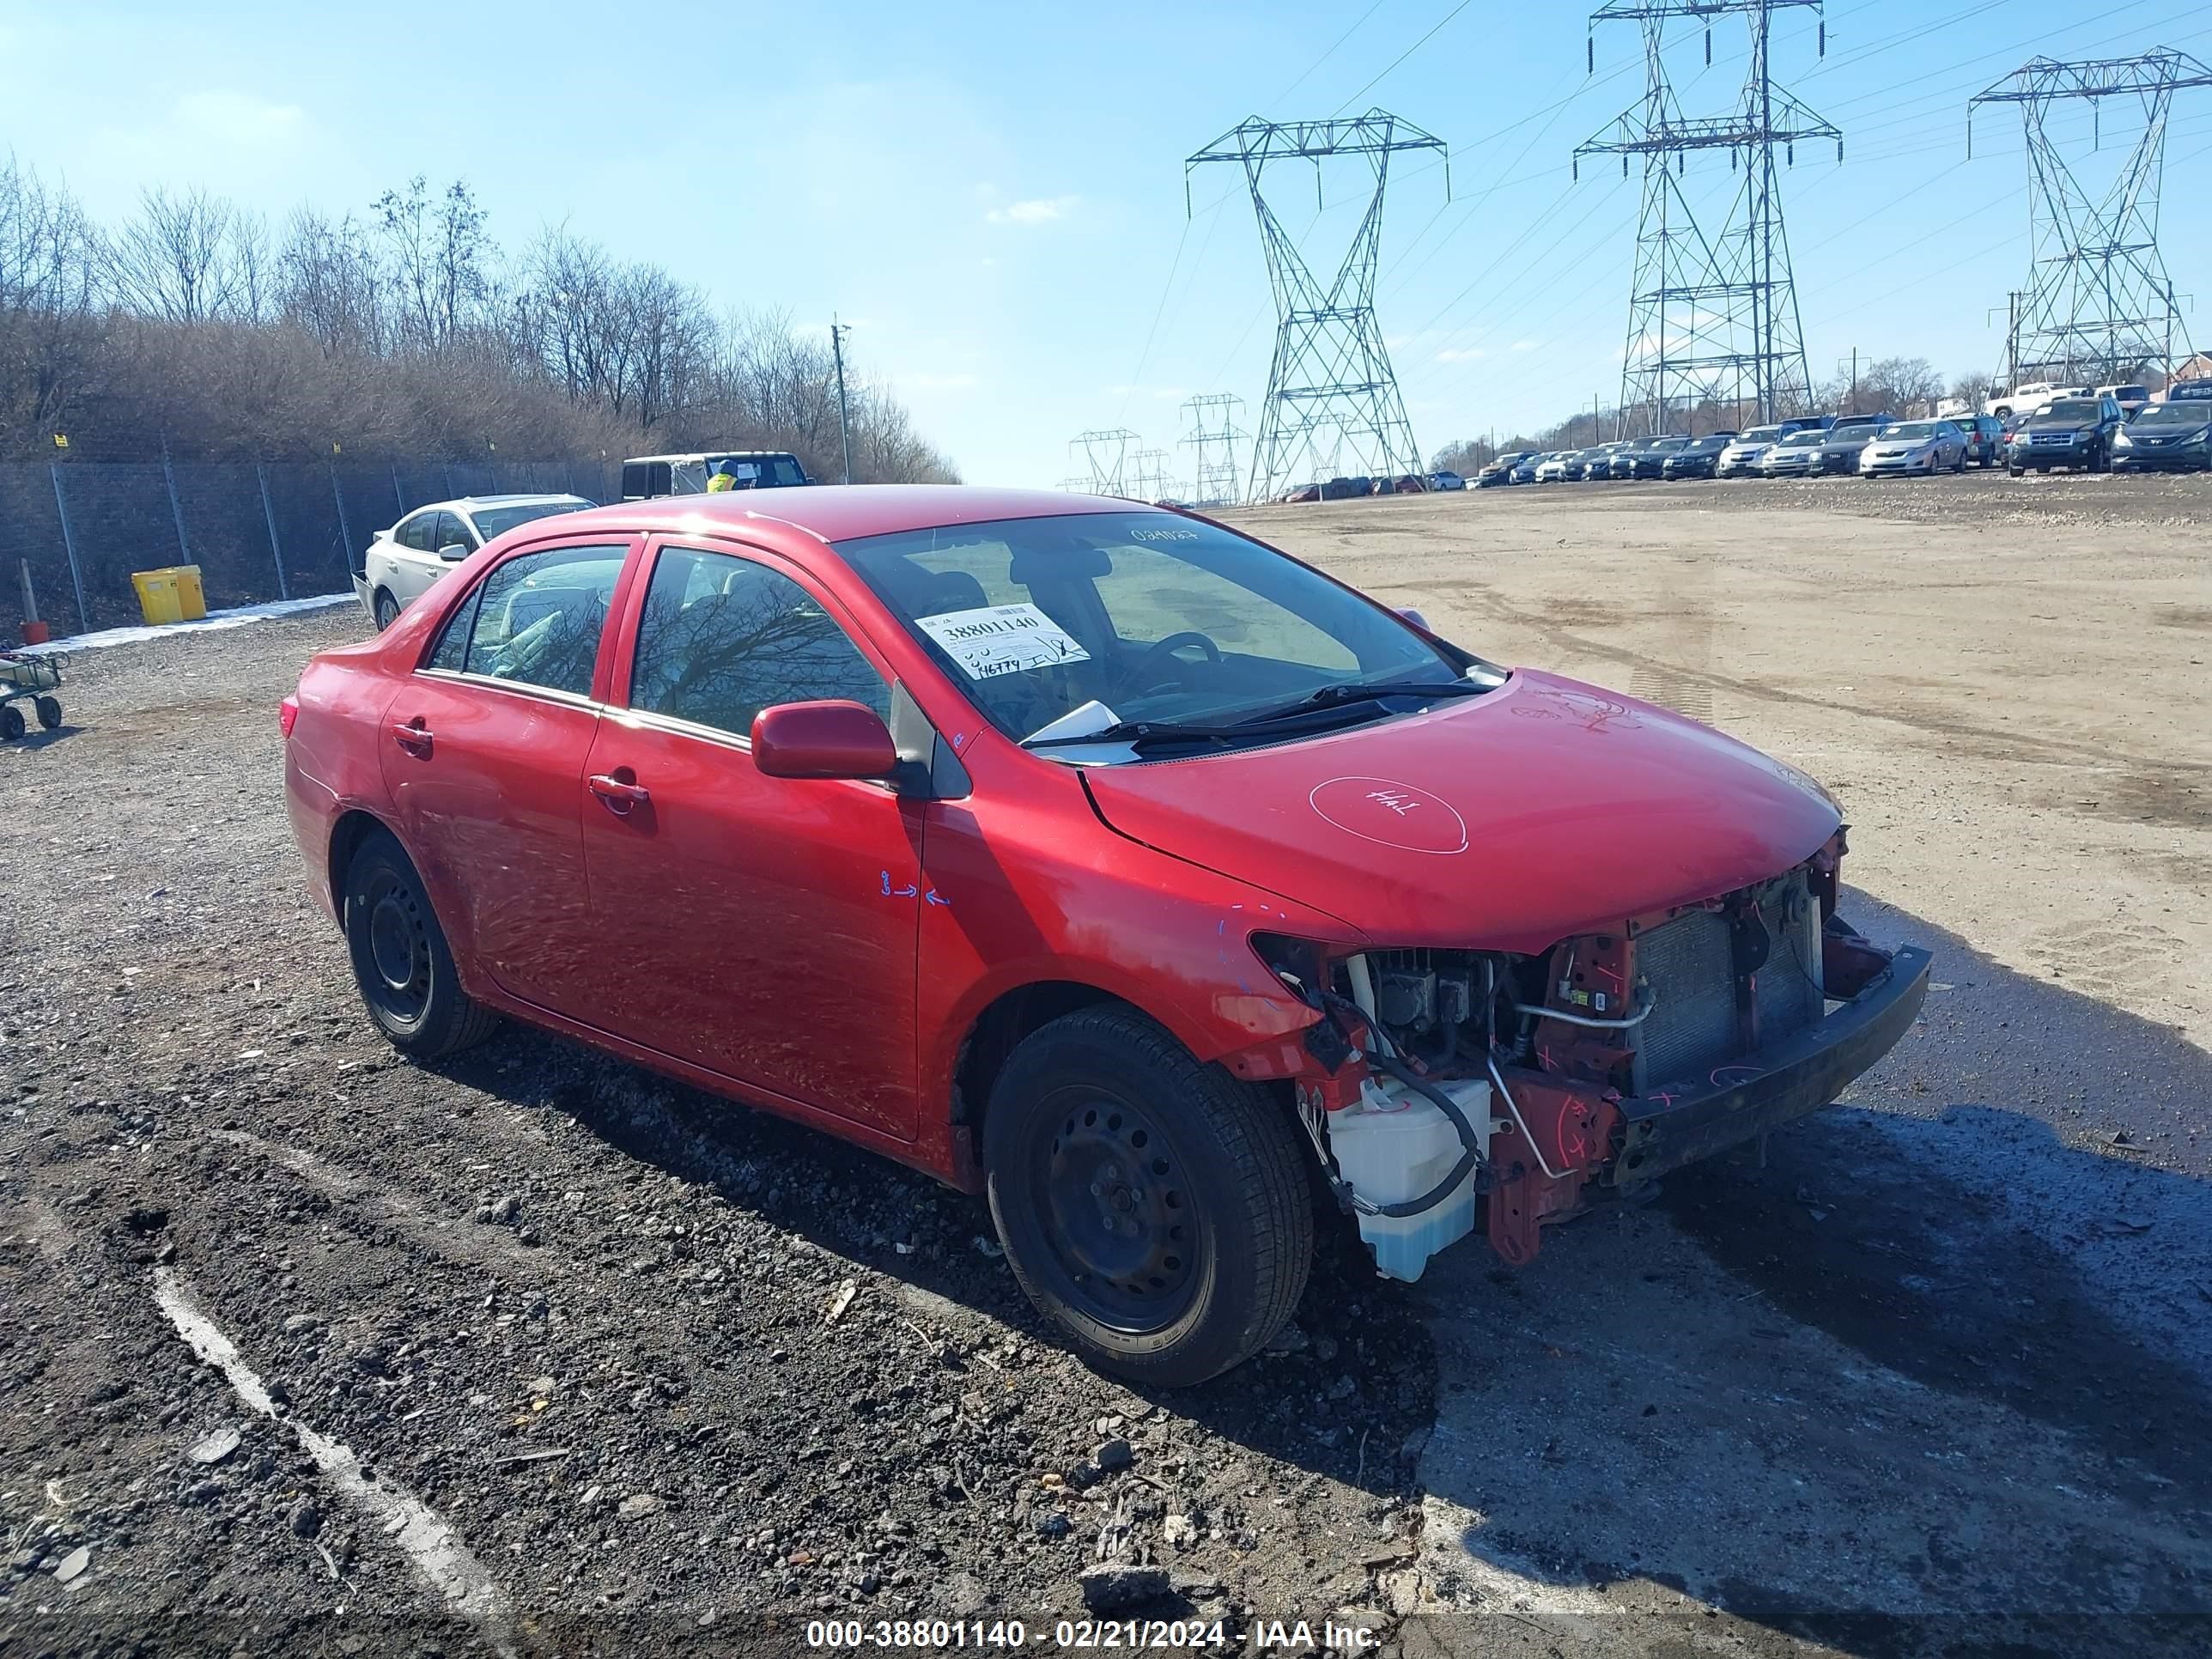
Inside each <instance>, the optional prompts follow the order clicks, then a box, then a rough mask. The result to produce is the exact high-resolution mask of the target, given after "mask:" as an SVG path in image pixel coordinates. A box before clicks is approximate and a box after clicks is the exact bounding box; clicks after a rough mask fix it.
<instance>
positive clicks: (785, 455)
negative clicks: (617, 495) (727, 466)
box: [623, 449, 799, 466]
mask: <svg viewBox="0 0 2212 1659" xmlns="http://www.w3.org/2000/svg"><path fill="white" fill-rule="evenodd" d="M750 455H771V456H774V457H775V458H776V459H779V460H786V461H795V460H797V459H799V458H798V457H797V456H796V455H793V453H791V452H790V451H789V450H787V449H693V450H686V451H684V453H680V454H675V455H625V456H623V465H624V466H636V465H639V464H640V463H641V462H645V461H666V462H668V463H670V464H671V465H674V464H675V463H676V462H678V461H704V460H710V459H711V460H725V459H726V460H742V459H744V458H745V457H747V456H750Z"/></svg>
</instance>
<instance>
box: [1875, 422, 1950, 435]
mask: <svg viewBox="0 0 2212 1659" xmlns="http://www.w3.org/2000/svg"><path fill="white" fill-rule="evenodd" d="M1937 424H1938V422H1935V421H1905V422H1900V423H1899V424H1898V425H1896V426H1893V427H1891V428H1888V429H1887V431H1885V432H1884V433H1883V434H1882V436H1883V437H1885V438H1899V439H1903V438H1932V437H1934V436H1935V435H1936V426H1937Z"/></svg>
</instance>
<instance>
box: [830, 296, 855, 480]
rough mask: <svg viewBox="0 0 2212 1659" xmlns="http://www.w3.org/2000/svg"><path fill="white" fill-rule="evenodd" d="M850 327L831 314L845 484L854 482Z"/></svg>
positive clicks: (832, 351) (839, 432) (831, 337)
mask: <svg viewBox="0 0 2212 1659" xmlns="http://www.w3.org/2000/svg"><path fill="white" fill-rule="evenodd" d="M849 332H851V328H850V325H848V324H844V323H840V322H839V321H838V320H837V313H836V312H834V311H833V312H831V313H829V350H830V353H831V355H832V356H835V357H836V359H837V441H838V442H839V443H840V444H842V445H843V446H844V449H845V482H846V483H852V482H853V425H852V421H851V418H850V416H849V415H848V411H847V410H846V407H845V336H846V335H847V334H848V333H849Z"/></svg>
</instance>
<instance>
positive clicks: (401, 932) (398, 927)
mask: <svg viewBox="0 0 2212 1659" xmlns="http://www.w3.org/2000/svg"><path fill="white" fill-rule="evenodd" d="M362 902H363V905H364V907H365V908H367V910H368V967H369V969H371V971H372V972H373V974H374V983H373V984H372V985H371V986H370V987H368V989H369V992H370V994H371V995H373V996H374V998H375V999H376V1000H377V1001H378V1002H379V1003H380V1005H381V1006H383V1007H384V1009H385V1011H386V1012H388V1013H390V1014H391V1015H392V1016H393V1017H394V1018H397V1019H400V1020H403V1021H407V1022H410V1023H411V1022H413V1021H415V1020H418V1019H420V1018H422V1011H423V1009H424V1008H426V1007H427V1006H428V1004H429V1000H430V939H429V933H428V929H427V928H426V927H425V926H424V922H423V916H422V907H421V906H420V905H419V904H418V903H416V899H415V895H414V894H412V893H411V892H410V891H408V890H407V889H406V888H405V887H404V886H403V885H402V884H400V883H399V882H398V880H397V879H396V878H393V877H392V875H390V874H389V873H385V872H380V873H379V874H378V876H377V877H376V878H375V879H374V881H373V882H372V883H371V884H370V885H369V889H368V892H367V893H366V894H364V895H363V896H362Z"/></svg>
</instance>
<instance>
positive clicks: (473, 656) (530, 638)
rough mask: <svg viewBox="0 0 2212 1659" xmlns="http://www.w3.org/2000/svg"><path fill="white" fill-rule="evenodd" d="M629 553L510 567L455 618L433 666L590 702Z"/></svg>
mask: <svg viewBox="0 0 2212 1659" xmlns="http://www.w3.org/2000/svg"><path fill="white" fill-rule="evenodd" d="M627 556H629V548H628V547H626V546H614V547H558V548H552V549H550V550H547V551H545V552H543V553H530V554H526V555H524V556H522V557H521V558H519V559H509V560H507V562H505V563H503V564H501V565H500V566H498V567H497V568H495V569H494V570H493V571H492V573H491V574H489V576H486V577H485V578H484V579H483V581H482V582H481V583H479V584H478V585H477V592H475V593H474V594H472V595H471V597H470V598H469V599H467V600H466V601H465V602H464V603H463V604H462V605H461V607H460V608H459V610H458V611H455V612H454V615H453V621H452V622H451V623H448V624H447V630H446V636H445V637H443V638H441V640H440V641H439V642H438V646H437V649H436V650H435V652H433V653H432V654H431V659H430V661H429V663H428V666H430V667H433V668H448V669H455V670H457V671H459V672H461V673H466V674H482V675H483V676H485V677H487V678H491V679H498V680H512V681H513V682H515V683H516V684H521V685H538V686H543V687H544V688H545V689H546V690H551V691H566V692H568V693H570V694H572V695H574V696H580V697H583V696H590V695H591V691H592V669H593V667H594V665H596V664H597V663H598V661H599V635H601V633H603V632H604V631H605V627H606V620H607V607H608V606H609V605H611V603H612V602H613V600H614V592H615V581H616V579H617V577H619V576H620V575H621V574H622V568H623V559H624V558H625V557H627Z"/></svg>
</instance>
